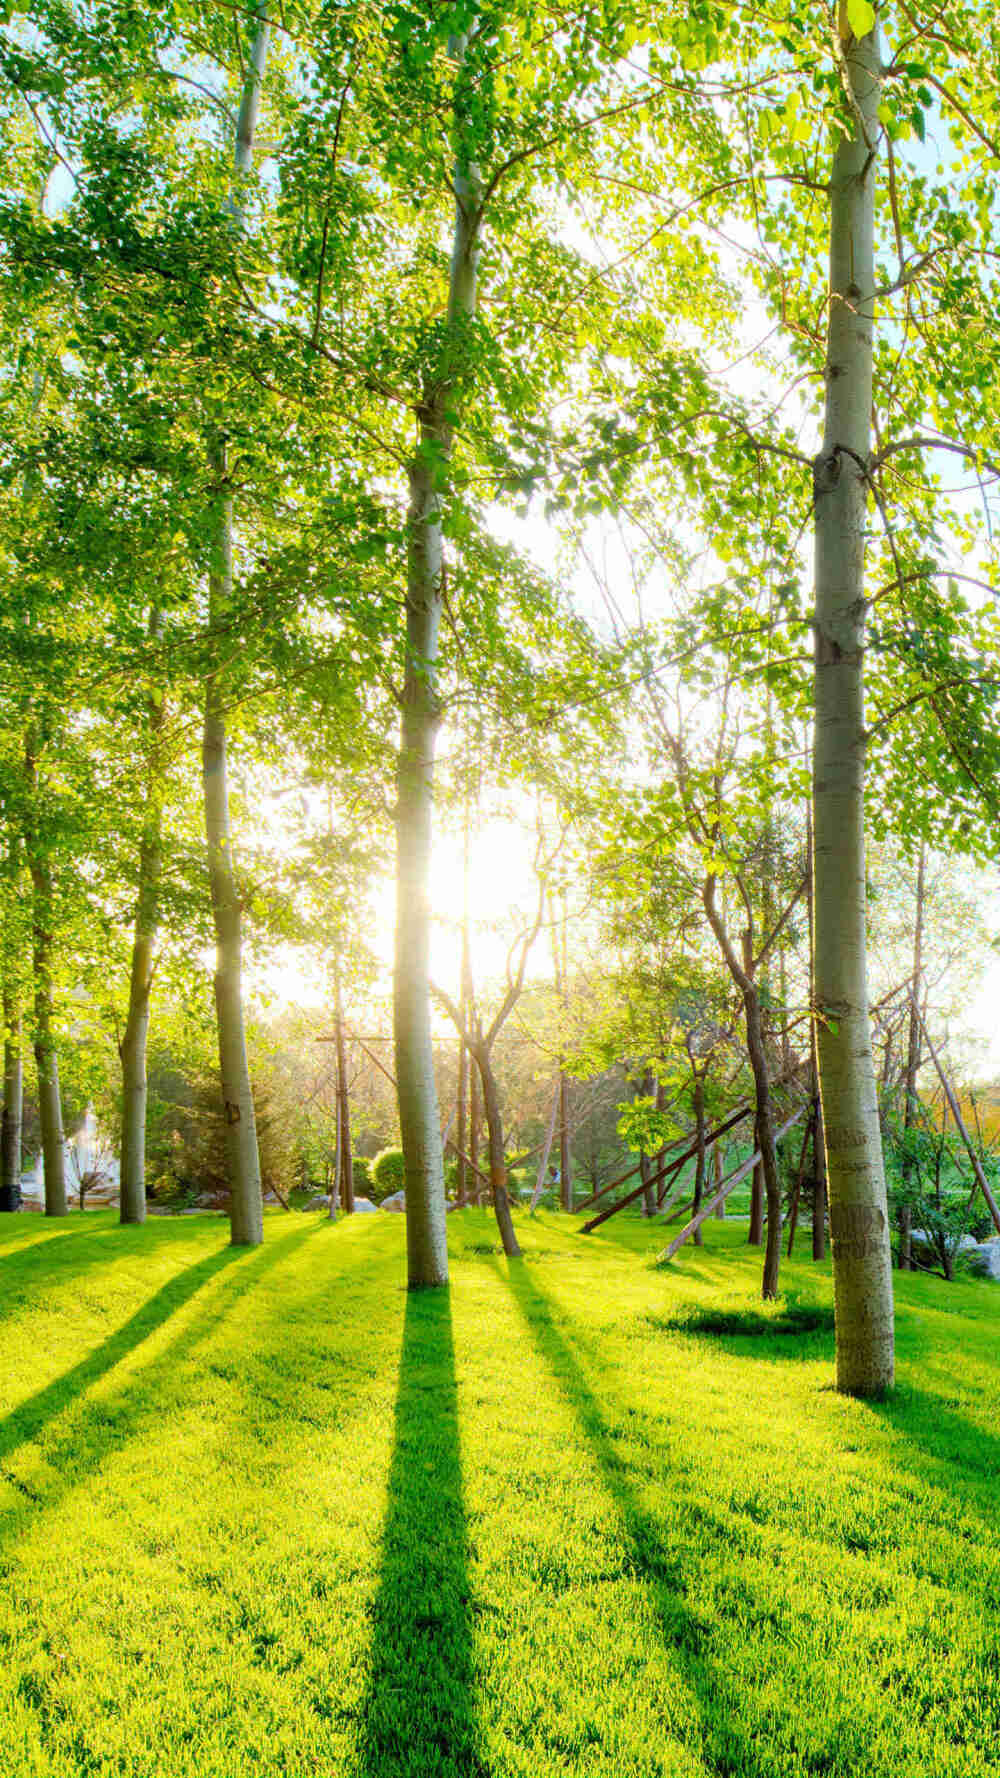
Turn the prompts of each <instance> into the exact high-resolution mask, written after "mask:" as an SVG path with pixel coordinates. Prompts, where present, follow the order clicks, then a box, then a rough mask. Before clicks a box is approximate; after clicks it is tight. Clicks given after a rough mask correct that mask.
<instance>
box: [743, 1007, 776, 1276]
mask: <svg viewBox="0 0 1000 1778" xmlns="http://www.w3.org/2000/svg"><path fill="white" fill-rule="evenodd" d="M743 1010H744V1015H745V1018H746V1027H747V1050H748V1052H749V1055H750V1066H751V1068H752V1069H753V1078H754V1093H755V1098H756V1112H757V1117H756V1130H757V1146H758V1148H759V1149H760V1153H761V1170H762V1172H763V1175H764V1189H765V1192H766V1195H767V1245H766V1247H765V1249H764V1282H763V1286H762V1294H763V1295H764V1296H765V1297H776V1296H777V1294H778V1272H779V1269H780V1266H781V1182H780V1179H779V1175H778V1157H777V1153H776V1151H775V1146H774V1121H773V1118H772V1116H771V1087H770V1081H769V1078H768V1069H767V1054H766V1051H765V1049H764V1034H763V1031H762V1029H761V1020H760V1006H759V1003H758V1001H757V996H756V994H753V993H751V994H749V995H747V994H746V993H745V992H744V996H743Z"/></svg>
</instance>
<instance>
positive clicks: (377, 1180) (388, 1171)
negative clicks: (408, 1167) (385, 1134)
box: [371, 1148, 404, 1202]
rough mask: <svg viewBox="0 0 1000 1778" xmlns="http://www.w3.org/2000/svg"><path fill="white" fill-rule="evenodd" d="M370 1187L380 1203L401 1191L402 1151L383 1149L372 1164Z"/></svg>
mask: <svg viewBox="0 0 1000 1778" xmlns="http://www.w3.org/2000/svg"><path fill="white" fill-rule="evenodd" d="M371 1180H372V1185H373V1186H374V1188H375V1197H376V1198H377V1199H378V1200H379V1202H381V1200H382V1199H383V1198H388V1197H389V1196H390V1195H391V1194H392V1193H393V1192H401V1191H402V1190H403V1183H404V1177H403V1151H402V1149H401V1148H383V1150H382V1152H381V1154H377V1155H376V1156H375V1159H374V1160H373V1162H372V1170H371Z"/></svg>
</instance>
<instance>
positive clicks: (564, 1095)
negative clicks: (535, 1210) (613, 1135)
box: [559, 1067, 573, 1212]
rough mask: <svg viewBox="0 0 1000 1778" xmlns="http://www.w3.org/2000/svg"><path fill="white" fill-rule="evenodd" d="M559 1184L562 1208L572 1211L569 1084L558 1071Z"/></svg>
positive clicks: (561, 1072) (560, 1071)
mask: <svg viewBox="0 0 1000 1778" xmlns="http://www.w3.org/2000/svg"><path fill="white" fill-rule="evenodd" d="M559 1182H560V1190H561V1193H562V1207H563V1209H564V1210H568V1211H570V1212H572V1209H573V1159H572V1156H571V1154H570V1149H569V1082H568V1081H567V1079H566V1076H565V1074H564V1073H563V1071H562V1068H561V1067H560V1070H559Z"/></svg>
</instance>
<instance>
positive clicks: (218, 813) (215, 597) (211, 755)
mask: <svg viewBox="0 0 1000 1778" xmlns="http://www.w3.org/2000/svg"><path fill="white" fill-rule="evenodd" d="M216 467H217V469H218V472H219V475H220V479H221V477H222V476H223V475H224V473H225V467H224V461H223V459H222V452H221V451H220V453H219V455H218V457H217V459H216ZM214 523H215V555H216V566H215V567H214V568H213V571H212V573H211V574H210V576H209V622H210V624H211V626H212V627H213V628H217V627H218V625H219V624H220V623H221V622H222V620H223V618H224V615H225V613H226V610H227V608H228V607H229V605H230V603H231V593H232V542H233V534H232V501H231V500H230V499H229V497H228V495H227V494H225V492H221V493H220V495H219V497H218V500H217V507H216V512H215V515H214ZM226 753H227V737H226V719H225V714H224V704H223V692H222V686H221V684H220V681H219V675H218V673H216V672H213V673H211V674H210V675H209V678H208V681H207V684H206V687H205V725H204V730H203V735H202V783H203V787H204V799H205V839H206V847H207V856H208V880H209V888H210V891H211V898H212V917H213V921H214V924H215V949H216V965H215V1013H216V1024H217V1028H218V1038H219V1073H220V1078H221V1087H222V1110H223V1117H224V1118H225V1126H226V1174H227V1179H228V1182H229V1225H230V1239H231V1241H232V1244H233V1246H234V1247H256V1246H258V1245H259V1243H260V1242H261V1241H262V1240H263V1238H264V1206H263V1199H262V1195H261V1184H260V1153H259V1150H258V1147H257V1121H256V1116H255V1113H254V1103H253V1091H252V1089H251V1086H250V1069H249V1064H248V1062H247V1044H246V1027H245V1024H244V1018H243V910H242V906H241V903H240V892H239V886H238V884H237V881H236V873H235V870H234V867H233V851H232V839H231V833H230V822H229V786H228V780H227V758H226Z"/></svg>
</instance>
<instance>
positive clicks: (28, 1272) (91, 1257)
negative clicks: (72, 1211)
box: [0, 1218, 172, 1319]
mask: <svg viewBox="0 0 1000 1778" xmlns="http://www.w3.org/2000/svg"><path fill="white" fill-rule="evenodd" d="M37 1220H39V1221H41V1218H38V1219H37ZM81 1222H82V1218H80V1219H78V1221H77V1222H76V1224H71V1225H70V1226H69V1227H68V1228H67V1227H66V1226H65V1224H62V1223H59V1222H57V1223H55V1224H54V1225H53V1224H51V1223H50V1224H49V1229H50V1230H51V1233H48V1232H47V1233H44V1234H38V1235H36V1236H35V1237H34V1239H33V1240H24V1241H20V1242H17V1243H8V1244H7V1246H6V1247H5V1248H4V1249H3V1250H2V1251H0V1291H2V1297H0V1319H2V1318H4V1317H6V1316H7V1315H8V1314H10V1313H11V1312H13V1310H15V1309H19V1308H21V1307H23V1297H24V1291H23V1290H21V1289H19V1286H20V1285H22V1283H23V1285H24V1289H25V1290H31V1291H32V1293H33V1294H35V1295H38V1294H40V1292H41V1291H44V1288H45V1285H46V1284H47V1283H48V1282H49V1281H50V1279H53V1278H58V1277H61V1276H64V1275H66V1274H70V1275H72V1276H73V1277H74V1278H76V1277H79V1276H82V1275H83V1274H84V1273H85V1272H89V1271H91V1270H93V1268H94V1267H95V1266H99V1265H108V1264H112V1263H113V1262H114V1261H115V1260H117V1259H120V1258H121V1257H122V1255H123V1253H128V1254H129V1255H133V1254H134V1255H135V1256H136V1257H140V1256H141V1254H142V1253H143V1252H148V1251H150V1250H151V1249H152V1248H156V1249H157V1251H159V1250H160V1249H162V1248H163V1247H165V1246H167V1245H168V1243H169V1240H170V1236H171V1233H172V1231H170V1230H168V1229H166V1228H163V1227H158V1226H156V1225H153V1226H152V1227H151V1226H150V1225H149V1224H148V1223H147V1224H145V1225H143V1226H142V1227H141V1228H140V1227H135V1228H130V1229H123V1228H121V1227H120V1226H119V1224H118V1223H117V1222H116V1223H105V1224H104V1225H103V1226H102V1227H98V1228H94V1227H81V1226H80V1224H81Z"/></svg>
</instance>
